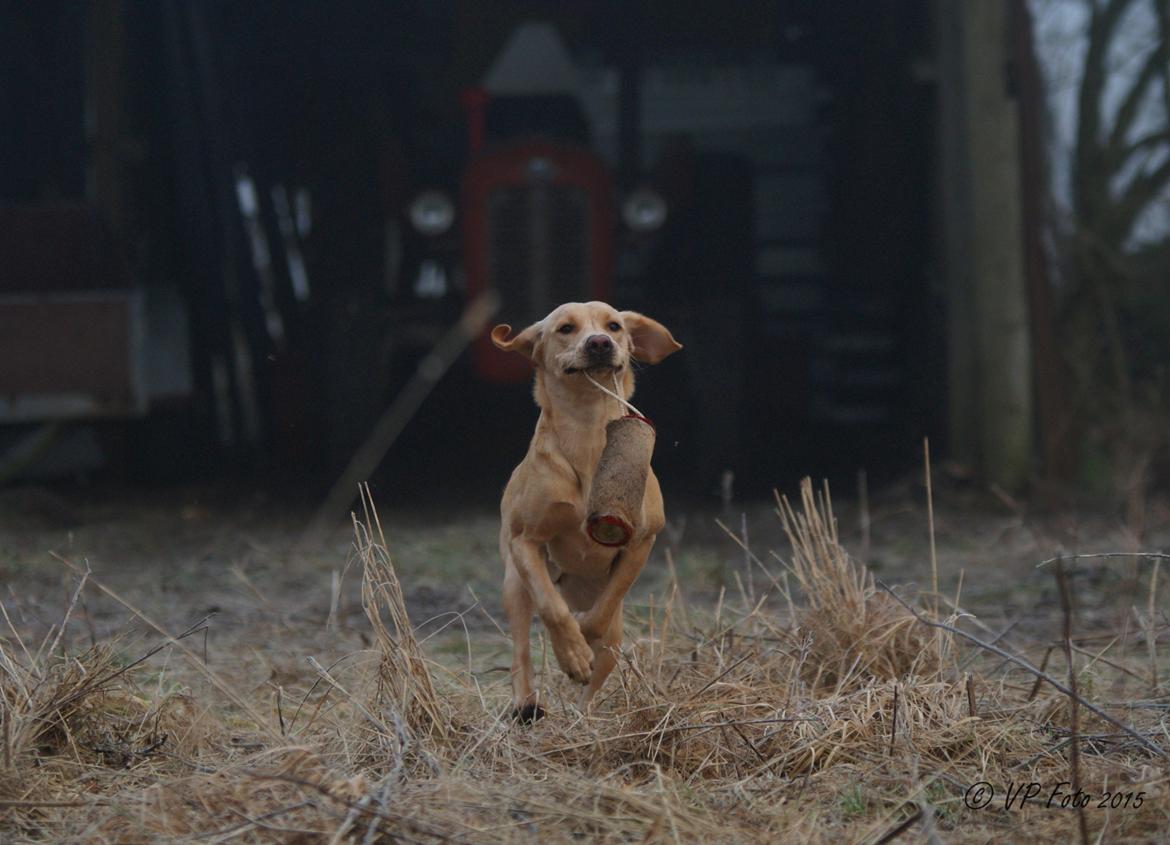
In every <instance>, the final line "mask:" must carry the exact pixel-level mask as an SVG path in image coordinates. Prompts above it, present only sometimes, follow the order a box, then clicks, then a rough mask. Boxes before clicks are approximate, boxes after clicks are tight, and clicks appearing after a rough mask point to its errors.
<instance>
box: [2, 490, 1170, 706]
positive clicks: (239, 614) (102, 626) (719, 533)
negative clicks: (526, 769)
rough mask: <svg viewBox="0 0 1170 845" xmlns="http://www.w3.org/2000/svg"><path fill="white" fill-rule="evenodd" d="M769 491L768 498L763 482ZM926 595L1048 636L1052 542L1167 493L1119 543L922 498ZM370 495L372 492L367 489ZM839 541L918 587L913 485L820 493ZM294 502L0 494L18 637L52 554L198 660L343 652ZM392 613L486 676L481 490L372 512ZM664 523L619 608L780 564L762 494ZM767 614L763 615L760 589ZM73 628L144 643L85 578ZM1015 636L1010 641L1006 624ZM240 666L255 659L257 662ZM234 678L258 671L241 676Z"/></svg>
mask: <svg viewBox="0 0 1170 845" xmlns="http://www.w3.org/2000/svg"><path fill="white" fill-rule="evenodd" d="M781 492H783V491H781ZM934 498H935V501H934V529H935V547H936V555H937V560H938V573H939V591H940V593H942V594H944V595H948V596H951V597H952V598H954V597H956V596H957V598H958V601H959V604H960V605H961V606H962V608H963V609H964V610H965V611H967V612H969V613H971V614H974V615H975V616H976V617H977V620H976V627H980V626H985V627H986V628H987V629H990V630H995V631H1004V630H1006V629H1009V628H1010V629H1011V630H1010V632H1009V635H1008V640H1009V641H1011V639H1012V637H1017V639H1028V638H1031V637H1036V636H1039V637H1041V638H1043V637H1045V636H1056V635H1057V633H1058V630H1057V629H1056V628H1055V627H1051V625H1050V623H1051V622H1052V620H1053V613H1054V612H1055V610H1056V609H1057V601H1056V592H1055V586H1054V583H1053V579H1052V575H1051V570H1050V568H1038V567H1037V564H1038V563H1040V562H1041V561H1043V560H1045V559H1047V558H1051V557H1053V556H1054V555H1056V554H1073V553H1090V552H1114V551H1123V552H1133V551H1139V550H1146V551H1165V550H1167V549H1168V548H1170V505H1168V504H1167V502H1166V501H1164V500H1155V501H1152V502H1150V503H1149V504H1147V506H1146V508H1145V516H1144V520H1143V522H1144V526H1143V532H1142V536H1140V537H1139V536H1135V533H1134V531H1132V530H1130V529H1129V528H1128V527H1127V525H1126V524H1125V520H1124V519H1123V518H1122V516H1121V511H1120V509H1119V508H1115V507H1111V506H1109V504H1108V503H1102V504H1098V505H1097V506H1096V507H1093V508H1085V509H1066V510H1061V511H1055V512H1052V511H1049V512H1039V511H1037V512H1032V511H1030V510H1029V509H1028V507H1027V506H1026V505H1023V504H1020V503H1016V502H1014V501H1011V500H1010V499H1006V498H997V497H995V496H992V495H990V494H983V493H979V492H977V491H973V490H970V489H959V488H955V487H947V486H945V485H944V486H943V487H942V489H938V490H935V491H934ZM375 501H377V494H376V492H375ZM834 507H835V511H836V515H837V519H838V525H839V530H840V534H841V540H842V544H843V545H844V547H845V548H846V549H847V550H849V552H850V553H851V554H852V555H854V556H855V557H856V558H858V559H859V560H862V561H864V562H865V563H866V564H867V565H868V566H869V568H870V569H871V570H872V571H873V572H874V573H875V575H876V576H877V577H878V578H880V579H882V580H884V581H886V582H888V583H890V584H892V585H901V586H903V587H905V588H908V589H913V588H917V589H918V590H919V591H922V590H927V589H929V588H930V583H931V567H930V555H931V550H930V533H929V520H928V514H927V508H926V493H925V489H924V488H923V486H922V485H921V484H919V483H917V482H916V480H907V481H905V482H903V483H901V484H898V485H894V486H891V487H888V488H886V489H884V490H882V491H879V492H877V493H875V494H874V495H872V496H871V497H870V503H869V506H868V508H867V509H866V511H867V513H868V521H869V526H868V531H866V530H865V529H864V528H863V525H862V517H863V514H862V511H861V509H860V508H859V507H858V505H857V502H856V501H855V500H854V501H850V500H849V499H848V498H846V497H845V496H840V495H838V496H835V497H834ZM308 517H309V512H308V510H307V509H305V508H303V507H296V506H289V505H286V504H283V503H281V502H278V501H276V500H274V499H273V498H272V496H271V495H269V494H265V493H261V492H242V491H240V490H239V489H234V488H232V489H229V488H223V487H185V488H180V489H169V490H163V491H154V492H142V491H126V490H105V491H94V490H88V491H84V492H80V493H79V492H78V491H72V490H49V489H45V488H15V489H9V490H5V491H0V584H2V585H3V587H2V589H3V601H4V604H5V606H6V608H7V610H8V612H9V615H10V616H11V617H12V618H13V620H14V622H15V623H16V624H17V625H18V627H20V628H21V629H22V630H23V632H24V633H26V634H31V635H32V638H33V639H34V640H35V639H36V637H37V634H38V633H40V634H41V635H43V633H44V632H45V631H47V630H49V628H50V626H51V625H52V624H53V623H54V622H56V621H57V620H59V619H60V618H61V615H62V612H63V610H64V608H65V607H66V606H67V604H68V601H69V598H70V594H71V591H72V589H73V586H74V585H75V584H76V581H77V576H76V574H75V572H74V571H71V570H70V568H69V567H68V566H66V565H65V563H63V562H62V561H61V560H60V559H61V558H63V559H65V560H67V561H69V562H71V563H72V564H73V565H74V566H75V567H82V568H84V567H85V566H86V565H88V566H89V568H90V569H91V570H92V578H93V579H95V580H97V581H100V582H101V583H102V584H104V585H105V586H107V587H109V588H110V589H111V590H113V591H115V592H116V593H117V594H118V595H119V596H121V597H122V599H124V600H125V601H126V602H127V603H128V604H130V605H132V606H133V607H135V608H136V609H137V610H138V611H140V612H141V613H143V614H145V615H146V616H148V617H150V618H151V619H153V620H154V621H156V622H157V623H159V624H160V625H161V626H162V627H163V628H165V629H166V630H168V631H170V632H172V633H174V632H178V631H182V630H185V629H186V628H187V627H188V626H190V625H192V624H194V623H195V622H197V621H199V620H200V619H202V618H204V617H206V616H208V615H210V616H211V619H210V624H209V628H208V632H207V634H206V637H205V640H206V641H205V643H204V642H201V643H200V648H205V649H206V653H207V656H208V659H209V660H212V661H218V662H220V668H221V669H224V668H227V667H226V666H225V665H224V664H225V663H233V664H238V666H236V667H234V668H237V669H238V670H240V671H242V672H244V673H245V674H247V673H248V672H249V666H250V665H251V664H252V663H255V665H256V667H265V666H268V665H269V664H272V663H274V662H275V663H276V664H278V665H281V666H285V664H286V663H287V666H286V667H285V668H286V669H287V671H288V672H290V673H293V674H301V673H303V672H306V671H307V669H306V668H305V667H304V665H303V664H304V662H305V655H306V654H309V653H314V652H313V649H324V650H325V651H326V654H329V653H337V654H340V653H344V652H345V651H347V650H349V649H353V648H362V647H363V643H362V641H361V636H362V635H361V631H362V630H363V629H364V625H363V624H361V614H362V611H361V607H360V599H359V596H358V586H359V584H358V581H359V580H360V579H359V577H357V576H355V573H354V572H353V570H352V567H351V566H350V563H351V562H352V539H353V535H352V530H351V529H349V528H347V527H346V526H345V525H340V524H339V525H338V527H337V529H336V530H335V531H333V532H332V533H330V534H329V535H328V536H327V537H326V538H325V539H323V540H317V541H314V542H312V543H308V544H306V543H305V542H303V540H302V534H301V532H302V529H303V527H304V525H305V523H306V521H307V519H308ZM380 517H381V520H382V523H383V526H384V527H385V530H386V535H387V540H388V543H389V546H390V552H391V554H392V555H393V558H394V563H395V566H396V568H397V571H398V573H399V576H400V578H401V580H402V583H403V587H404V589H405V592H406V601H407V607H408V609H409V611H410V614H411V619H412V621H413V622H414V624H415V625H416V626H417V627H418V628H419V629H420V632H421V635H422V636H424V637H428V643H429V646H430V647H431V648H432V649H433V650H434V652H435V656H438V657H442V656H443V655H444V654H446V655H449V656H451V657H452V658H453V659H458V660H466V659H467V657H468V654H471V655H472V659H473V662H475V663H477V664H483V665H486V666H489V667H498V668H502V667H503V665H504V664H506V662H507V654H508V649H509V644H508V640H507V638H506V637H505V636H504V634H503V631H502V625H503V621H502V620H503V616H502V614H501V612H500V604H499V582H500V577H501V573H502V568H501V564H500V561H499V557H498V553H497V550H496V537H497V531H498V515H497V512H496V505H495V502H484V503H483V506H482V507H475V508H468V507H461V508H460V509H459V510H458V511H456V512H451V511H446V510H444V509H442V508H439V507H434V506H429V507H421V506H419V507H402V506H397V507H386V508H382V509H380ZM668 520H669V521H668V526H667V529H666V531H665V533H664V535H663V536H661V537H660V539H659V542H658V544H657V546H656V548H655V550H654V553H653V555H652V557H651V559H650V561H649V563H648V564H647V567H646V570H645V571H644V572H643V574H642V577H641V578H640V579H639V581H638V583H637V584H636V585H635V587H634V590H633V591H632V594H631V597H630V599H629V601H628V602H627V613H634V614H637V613H638V610H639V608H645V607H646V606H648V604H652V603H653V602H655V601H657V602H659V603H661V601H662V600H663V598H664V592H665V590H666V587H667V584H668V583H669V582H670V578H669V567H670V566H671V565H673V566H674V568H675V571H676V572H677V573H678V576H679V583H680V584H682V585H683V588H684V591H685V593H684V598H685V599H686V600H687V601H688V602H690V603H692V604H694V605H697V606H707V607H713V606H715V605H716V604H717V603H718V601H719V596H720V592H721V591H724V590H726V591H732V592H733V593H738V592H740V591H743V592H748V593H755V592H760V593H762V592H764V591H765V590H764V587H766V586H767V579H768V576H767V575H766V574H765V573H764V571H763V568H762V567H761V566H760V565H759V564H756V563H752V562H751V560H750V556H749V555H748V554H747V553H745V552H744V550H743V549H742V548H741V546H740V543H737V542H736V539H733V538H732V537H731V536H729V535H730V534H735V535H737V537H738V538H739V540H740V542H742V541H743V539H744V538H745V537H746V541H747V546H748V547H749V548H750V549H751V554H752V555H754V556H755V557H757V558H758V559H760V561H761V562H763V563H764V564H765V565H767V566H768V568H769V569H771V570H772V571H774V572H782V571H783V568H784V567H783V563H782V561H783V560H785V559H786V557H787V555H788V546H787V541H786V540H785V538H784V536H783V532H782V529H781V526H780V521H779V519H778V518H777V514H776V509H775V502H774V501H764V500H761V501H751V502H732V503H730V505H729V506H727V507H723V506H721V505H719V504H718V503H717V502H715V503H699V504H694V503H691V504H685V503H684V504H675V505H674V506H673V507H671V506H670V503H668ZM1073 571H1074V575H1073V577H1074V587H1075V591H1074V592H1075V593H1076V596H1077V601H1078V603H1079V605H1080V606H1079V608H1078V614H1077V622H1078V624H1080V625H1083V626H1084V627H1085V628H1086V629H1089V628H1093V627H1095V626H1098V625H1101V626H1106V627H1114V626H1117V625H1118V624H1124V619H1125V617H1126V616H1128V615H1130V614H1131V611H1132V608H1131V606H1130V604H1131V602H1130V601H1129V599H1130V597H1131V595H1132V596H1133V597H1135V600H1136V597H1137V596H1144V595H1145V593H1146V589H1147V584H1146V582H1147V580H1148V577H1149V576H1148V567H1145V566H1144V565H1143V564H1142V563H1140V562H1135V561H1133V560H1129V559H1115V560H1110V561H1082V562H1078V563H1077V565H1076V566H1075V567H1074V570H1073ZM772 601H777V603H776V604H775V610H776V611H777V612H780V613H783V610H784V608H783V607H782V606H780V604H779V603H778V600H774V599H773V600H772ZM80 607H81V613H80V614H78V615H77V616H76V617H75V620H74V625H75V626H79V627H80V628H81V629H83V631H84V632H85V633H87V635H88V636H90V637H92V638H94V639H95V640H100V639H104V638H105V637H107V636H110V635H111V634H116V633H119V632H123V633H126V634H128V635H143V636H145V635H147V633H148V632H147V631H146V630H145V628H146V627H147V626H145V625H144V624H143V623H142V621H141V620H140V619H135V618H134V614H133V613H131V612H130V611H128V610H127V609H126V607H125V606H124V605H122V604H119V602H117V601H115V600H113V599H111V598H110V597H109V596H108V595H103V594H101V593H100V592H98V591H97V590H94V589H92V588H91V589H89V590H87V592H86V594H85V595H84V596H83V598H82V602H81V606H80ZM1018 635H1023V636H1018ZM257 671H258V672H259V671H260V669H259V668H257ZM253 680H254V681H255V682H256V683H263V682H264V681H265V680H266V678H265V677H260V676H259V674H257V675H256V676H255V677H254V678H253Z"/></svg>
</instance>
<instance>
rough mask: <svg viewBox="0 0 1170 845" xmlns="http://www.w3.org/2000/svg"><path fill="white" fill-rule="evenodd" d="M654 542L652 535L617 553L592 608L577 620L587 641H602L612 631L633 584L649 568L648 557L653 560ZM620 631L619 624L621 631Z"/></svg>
mask: <svg viewBox="0 0 1170 845" xmlns="http://www.w3.org/2000/svg"><path fill="white" fill-rule="evenodd" d="M654 540H655V538H654V537H653V536H651V537H647V538H645V539H644V540H642V541H641V542H638V543H635V544H633V545H630V546H627V547H626V548H624V549H622V551H621V552H620V553H619V554H618V557H617V560H616V561H615V562H614V567H613V571H612V572H611V573H610V575H609V580H608V581H606V582H605V587H604V588H603V589H602V591H601V594H600V595H599V596H598V597H597V600H596V601H595V602H594V603H593V607H591V608H589V610H587V611H585V612H584V613H578V614H577V621H578V623H579V624H580V626H581V633H582V634H583V635H584V636H585V639H587V640H589V641H593V640H600V639H603V638H604V637H605V636H606V634H607V633H608V632H609V630H610V627H611V626H612V625H613V621H614V618H615V617H616V616H617V615H618V614H620V613H621V609H622V600H623V599H624V598H625V597H626V593H628V592H629V591H630V587H632V586H633V585H634V581H635V580H637V578H638V574H639V573H641V571H642V567H643V566H645V565H646V558H648V557H650V550H651V549H652V548H654ZM620 630H621V626H620V625H619V626H618V631H619V632H620ZM619 642H620V634H619Z"/></svg>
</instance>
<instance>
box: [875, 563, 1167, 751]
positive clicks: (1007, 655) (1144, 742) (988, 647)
mask: <svg viewBox="0 0 1170 845" xmlns="http://www.w3.org/2000/svg"><path fill="white" fill-rule="evenodd" d="M874 580H875V583H876V584H877V585H878V586H879V587H881V588H882V589H883V590H885V591H886V592H887V593H889V594H890V595H891V596H893V598H894V601H896V602H897V603H898V604H900V605H902V607H904V608H906V610H907V611H909V612H910V615H911V616H913V617H914V618H915V619H917V620H918V621H919V622H921V623H922V624H923V625H926V626H928V627H931V628H939V629H941V630H943V631H948V632H950V633H952V634H954V635H956V636H959V637H962V638H963V639H965V640H967V641H968V642H971V643H974V644H975V645H977V646H979V647H980V648H981V649H983V650H985V651H990V652H991V653H992V654H995V655H998V656H999V657H1002V658H1003V659H1004V660H1007V661H1010V662H1011V663H1014V664H1016V665H1017V666H1019V667H1020V668H1021V669H1024V670H1025V671H1027V672H1029V673H1031V674H1032V675H1035V676H1036V677H1037V678H1040V679H1041V680H1044V681H1047V682H1048V683H1050V684H1051V685H1052V686H1053V687H1055V688H1056V689H1058V690H1059V691H1060V692H1063V693H1064V694H1065V695H1068V696H1076V693H1074V692H1073V691H1072V690H1071V689H1069V688H1068V687H1067V686H1065V685H1064V684H1062V683H1061V682H1060V681H1058V680H1056V678H1054V677H1052V676H1051V675H1048V674H1045V673H1044V672H1041V671H1040V670H1039V669H1037V668H1036V667H1035V666H1033V665H1032V664H1031V663H1029V662H1028V661H1027V660H1025V659H1024V658H1022V657H1017V656H1016V655H1014V654H1012V653H1011V652H1008V651H1004V650H1003V649H1002V648H1000V647H999V646H994V645H992V644H991V643H988V642H984V641H983V640H981V639H979V638H978V637H976V636H974V635H972V634H968V633H967V632H966V631H963V630H960V629H959V628H956V627H955V626H953V625H948V624H946V623H945V622H934V621H932V620H930V619H927V618H926V617H925V616H923V615H922V614H920V613H919V612H918V611H917V610H915V609H914V608H913V607H911V606H910V605H909V604H908V603H907V602H906V600H905V599H903V598H902V597H901V596H899V595H898V594H897V593H895V592H894V591H893V590H892V589H890V587H889V586H888V585H887V584H885V583H884V582H883V581H881V580H878V579H874ZM1076 699H1077V701H1079V702H1080V703H1081V705H1082V706H1083V707H1084V708H1085V709H1086V710H1089V711H1090V712H1091V713H1093V714H1094V715H1095V716H1097V717H1098V718H1101V719H1104V720H1105V721H1106V722H1108V723H1109V724H1111V725H1113V726H1114V727H1115V728H1119V729H1120V730H1121V731H1123V732H1124V733H1126V734H1128V735H1129V737H1130V738H1132V739H1134V740H1136V741H1137V742H1138V744H1139V745H1141V746H1142V747H1143V748H1145V749H1146V750H1147V751H1150V752H1152V753H1154V754H1157V755H1158V756H1159V757H1170V753H1168V752H1167V751H1166V749H1165V748H1163V747H1162V746H1160V745H1158V744H1157V743H1156V742H1152V741H1150V740H1149V739H1146V737H1144V736H1142V735H1141V734H1140V733H1138V732H1137V731H1135V730H1134V729H1133V728H1131V727H1129V726H1128V725H1126V724H1124V723H1123V722H1119V721H1118V720H1117V719H1115V718H1113V717H1112V716H1110V715H1109V714H1108V713H1106V712H1105V711H1104V710H1102V709H1101V708H1100V707H1098V706H1097V705H1095V704H1093V703H1092V702H1090V701H1086V700H1085V699H1083V698H1081V697H1080V696H1076Z"/></svg>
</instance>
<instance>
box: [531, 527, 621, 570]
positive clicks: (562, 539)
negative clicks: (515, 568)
mask: <svg viewBox="0 0 1170 845" xmlns="http://www.w3.org/2000/svg"><path fill="white" fill-rule="evenodd" d="M616 554H617V552H616V550H614V549H612V548H609V547H607V546H601V545H598V544H597V543H595V542H593V541H592V540H590V539H589V537H587V536H586V535H585V532H584V531H582V530H580V529H577V530H576V531H571V532H566V533H565V534H562V535H560V536H558V537H554V538H553V539H552V540H550V541H549V543H548V555H549V562H550V563H551V564H552V565H553V566H555V567H556V568H557V569H560V570H561V571H562V572H569V573H571V574H573V575H580V576H582V577H586V578H601V577H604V576H605V575H607V574H609V569H610V566H611V565H612V564H613V559H614V557H615V556H616Z"/></svg>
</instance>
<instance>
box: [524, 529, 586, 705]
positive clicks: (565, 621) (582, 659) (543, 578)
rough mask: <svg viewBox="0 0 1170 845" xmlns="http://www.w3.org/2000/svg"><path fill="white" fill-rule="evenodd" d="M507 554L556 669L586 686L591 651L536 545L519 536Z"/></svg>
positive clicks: (539, 548) (538, 545)
mask: <svg viewBox="0 0 1170 845" xmlns="http://www.w3.org/2000/svg"><path fill="white" fill-rule="evenodd" d="M509 550H510V551H511V553H512V563H513V564H514V565H515V567H516V572H517V574H518V575H519V576H520V580H521V582H522V583H523V584H524V588H525V589H526V590H527V591H528V595H530V596H531V597H532V603H533V604H535V605H536V613H537V615H539V616H540V620H541V621H542V622H543V623H544V627H545V628H546V629H548V636H549V639H550V640H551V641H552V647H553V654H554V655H556V658H557V663H558V665H560V667H561V669H562V670H563V671H564V673H565V674H566V675H568V676H569V677H570V678H572V679H573V680H574V681H576V682H577V683H579V684H584V683H587V682H588V681H589V677H590V675H591V674H592V673H593V650H592V649H591V648H589V644H588V643H587V642H585V637H583V636H582V635H581V628H580V626H579V625H578V624H577V620H576V619H575V618H573V614H572V613H570V612H569V606H568V605H567V604H565V600H564V598H562V596H561V594H560V593H559V592H557V588H556V586H555V585H554V584H553V582H552V579H551V578H550V577H549V574H548V566H546V565H545V562H544V555H543V554H542V552H541V547H540V544H539V543H536V542H534V541H532V540H529V539H526V538H524V537H522V536H521V537H513V538H512V540H511V542H510V544H509Z"/></svg>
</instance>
